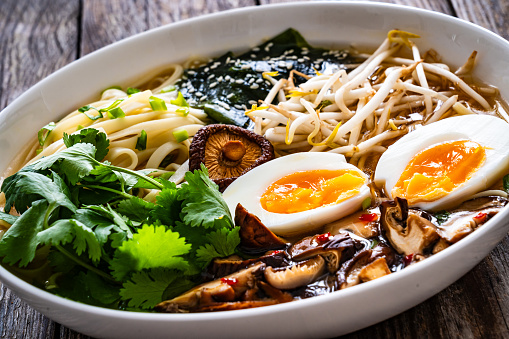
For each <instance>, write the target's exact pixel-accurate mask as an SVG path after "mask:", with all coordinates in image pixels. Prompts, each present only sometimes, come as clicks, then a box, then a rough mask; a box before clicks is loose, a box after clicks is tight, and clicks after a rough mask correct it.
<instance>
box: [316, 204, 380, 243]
mask: <svg viewBox="0 0 509 339" xmlns="http://www.w3.org/2000/svg"><path fill="white" fill-rule="evenodd" d="M375 214H376V215H377V216H376V218H373V220H372V221H370V220H363V216H364V215H371V214H367V212H366V211H359V212H356V213H353V214H351V215H349V216H347V217H344V218H342V219H340V220H338V221H335V222H332V223H330V224H327V225H325V228H324V230H325V232H330V233H332V234H338V233H339V232H340V231H341V230H346V231H349V232H352V233H354V234H355V235H358V236H359V237H363V238H365V239H369V238H373V237H376V236H378V218H379V217H378V213H373V215H375Z"/></svg>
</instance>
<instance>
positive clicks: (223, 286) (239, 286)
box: [155, 263, 265, 313]
mask: <svg viewBox="0 0 509 339" xmlns="http://www.w3.org/2000/svg"><path fill="white" fill-rule="evenodd" d="M264 268H265V264H263V263H258V264H256V265H253V266H250V267H248V268H246V269H243V270H241V271H239V272H236V273H233V274H231V275H228V276H226V277H224V278H221V279H218V280H214V281H211V282H208V283H205V284H201V285H198V286H196V287H194V288H192V289H191V290H189V291H187V292H185V293H184V294H182V295H180V296H178V297H176V298H173V299H170V300H166V301H163V302H161V303H159V304H157V305H156V306H155V310H156V311H159V312H171V313H176V312H189V311H191V310H192V311H196V310H197V309H198V308H200V307H202V306H204V305H209V304H210V303H211V302H212V301H223V302H230V301H233V300H237V299H238V298H240V296H241V295H242V294H243V293H245V292H246V291H247V290H249V289H251V288H254V287H255V286H256V282H257V281H258V280H259V279H260V278H261V277H262V275H263V269H264ZM229 282H233V283H231V284H230V283H229Z"/></svg>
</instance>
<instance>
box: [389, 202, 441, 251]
mask: <svg viewBox="0 0 509 339" xmlns="http://www.w3.org/2000/svg"><path fill="white" fill-rule="evenodd" d="M380 224H381V226H382V228H383V230H384V232H385V236H386V237H387V239H388V240H389V242H390V243H391V245H392V246H393V247H394V249H395V250H396V251H397V252H398V253H400V254H404V255H410V254H422V253H423V252H424V250H425V249H427V248H428V247H430V246H431V245H433V244H434V243H435V242H436V241H437V240H438V239H439V238H440V236H439V234H438V232H437V228H436V226H435V225H434V224H433V223H432V222H431V221H429V220H428V219H426V218H424V217H421V216H420V212H415V213H413V212H412V213H410V212H409V209H408V204H407V201H406V200H405V199H401V198H396V199H395V200H394V201H384V202H383V203H382V204H381V205H380Z"/></svg>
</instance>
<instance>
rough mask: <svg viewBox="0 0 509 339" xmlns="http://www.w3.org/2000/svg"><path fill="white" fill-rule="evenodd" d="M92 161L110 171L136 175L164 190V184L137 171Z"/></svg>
mask: <svg viewBox="0 0 509 339" xmlns="http://www.w3.org/2000/svg"><path fill="white" fill-rule="evenodd" d="M91 159H92V160H93V161H95V162H96V163H97V164H99V165H102V166H106V167H108V168H109V169H112V170H115V171H117V172H123V173H127V174H130V175H134V176H135V177H138V178H140V179H143V180H145V181H148V182H149V183H151V184H152V185H154V186H155V187H157V188H158V189H159V190H162V189H163V188H164V186H163V185H162V184H160V183H158V182H157V180H154V179H152V178H151V177H149V176H148V175H145V174H140V173H138V172H136V171H132V170H130V169H127V168H122V167H117V166H113V165H107V164H105V163H102V162H99V161H97V160H95V159H94V158H91Z"/></svg>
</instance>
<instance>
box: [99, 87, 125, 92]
mask: <svg viewBox="0 0 509 339" xmlns="http://www.w3.org/2000/svg"><path fill="white" fill-rule="evenodd" d="M109 89H119V90H122V87H120V86H111V87H108V88H105V89H103V90H102V92H101V94H103V93H104V92H106V91H107V90H109Z"/></svg>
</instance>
